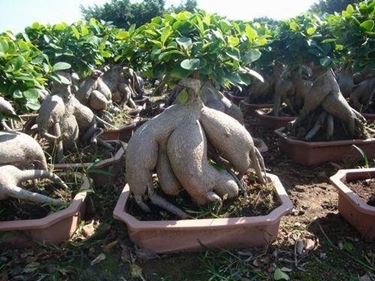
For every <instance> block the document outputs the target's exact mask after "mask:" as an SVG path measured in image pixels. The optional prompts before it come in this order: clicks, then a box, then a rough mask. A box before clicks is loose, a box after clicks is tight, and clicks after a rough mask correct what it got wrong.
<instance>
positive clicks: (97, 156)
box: [64, 143, 121, 163]
mask: <svg viewBox="0 0 375 281" xmlns="http://www.w3.org/2000/svg"><path fill="white" fill-rule="evenodd" d="M110 144H111V145H112V147H113V148H114V149H113V151H111V150H109V149H108V148H106V147H104V146H102V145H93V144H90V145H87V146H77V147H76V148H75V149H73V150H72V151H70V152H69V153H68V154H66V155H65V157H64V163H92V162H96V161H99V160H104V159H109V158H112V157H114V155H115V154H116V153H117V151H118V150H119V149H120V147H121V144H119V143H110Z"/></svg>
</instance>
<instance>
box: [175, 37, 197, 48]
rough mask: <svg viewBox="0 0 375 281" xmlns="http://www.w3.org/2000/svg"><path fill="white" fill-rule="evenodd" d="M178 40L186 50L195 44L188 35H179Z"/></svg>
mask: <svg viewBox="0 0 375 281" xmlns="http://www.w3.org/2000/svg"><path fill="white" fill-rule="evenodd" d="M176 42H177V44H178V45H180V46H181V47H182V48H184V49H186V50H188V49H190V48H191V47H192V46H193V41H192V40H191V39H190V38H187V37H178V38H176Z"/></svg>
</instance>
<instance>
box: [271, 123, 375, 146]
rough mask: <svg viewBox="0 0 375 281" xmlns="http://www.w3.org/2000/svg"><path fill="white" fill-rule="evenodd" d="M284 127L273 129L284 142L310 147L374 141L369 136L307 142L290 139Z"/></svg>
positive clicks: (374, 139)
mask: <svg viewBox="0 0 375 281" xmlns="http://www.w3.org/2000/svg"><path fill="white" fill-rule="evenodd" d="M284 129H285V127H281V128H278V129H276V130H274V132H275V134H276V135H278V136H279V137H280V138H282V139H284V140H285V141H286V142H288V143H290V144H298V145H300V146H308V147H310V148H316V147H330V146H346V145H353V144H355V145H361V144H370V143H375V138H369V139H365V140H361V139H350V140H332V141H314V142H308V141H303V140H297V139H292V138H290V137H288V136H287V135H286V134H285V133H284V132H283V130H284Z"/></svg>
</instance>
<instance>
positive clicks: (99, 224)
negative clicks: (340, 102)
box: [0, 117, 375, 281]
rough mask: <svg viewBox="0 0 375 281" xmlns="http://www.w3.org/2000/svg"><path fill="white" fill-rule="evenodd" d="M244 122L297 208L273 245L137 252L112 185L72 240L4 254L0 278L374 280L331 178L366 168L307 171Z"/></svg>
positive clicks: (372, 260) (368, 253) (374, 248)
mask: <svg viewBox="0 0 375 281" xmlns="http://www.w3.org/2000/svg"><path fill="white" fill-rule="evenodd" d="M246 125H247V128H248V129H249V130H250V132H251V133H252V135H253V136H255V137H261V138H263V139H264V140H265V142H266V144H267V145H268V146H269V152H267V153H265V154H264V158H265V163H266V167H267V168H268V170H269V172H271V173H273V174H276V175H277V176H279V177H280V179H281V182H282V183H283V184H284V187H285V188H286V190H287V192H288V194H289V196H290V198H291V200H292V201H293V203H294V209H293V211H292V213H291V214H290V215H288V216H286V217H285V218H284V219H283V220H282V223H281V226H280V231H279V235H278V238H277V240H276V241H275V242H274V243H273V244H272V245H270V246H269V247H267V248H263V249H241V250H233V251H226V250H216V251H214V250H207V251H205V252H202V253H193V254H192V253H188V254H175V255H162V256H158V255H155V254H152V253H149V252H147V251H143V250H141V249H137V248H136V247H135V246H134V245H133V244H132V243H131V242H130V241H129V239H128V237H127V234H126V229H125V226H124V225H122V224H121V223H119V222H117V221H114V220H113V219H112V211H113V208H114V205H115V203H116V199H117V197H118V195H119V193H120V188H119V187H117V188H113V187H112V189H111V187H107V188H106V189H102V190H97V191H96V192H95V193H94V194H93V195H92V198H93V202H94V204H93V205H94V212H93V213H95V214H96V215H94V216H93V217H91V218H90V219H89V220H87V221H86V222H85V225H83V226H82V228H81V230H80V231H79V232H78V234H77V235H76V236H75V238H73V239H72V241H70V242H68V243H65V244H63V245H61V246H59V247H55V246H45V245H39V246H34V247H33V248H28V249H21V250H0V281H5V280H151V281H153V280H155V281H156V280H174V281H180V280H181V281H184V280H186V281H195V280H197V281H200V280H202V281H203V280H220V281H221V280H228V281H231V280H240V281H248V280H295V281H323V280H324V281H369V280H370V281H371V280H375V279H374V274H375V243H374V242H372V243H370V242H366V241H364V240H363V239H362V238H361V236H360V234H359V233H358V232H357V231H356V230H355V229H353V228H352V227H351V226H350V225H349V224H348V223H347V222H346V221H345V220H344V219H343V218H342V217H341V216H340V215H339V214H338V210H337V193H336V191H335V188H334V187H333V186H332V185H331V184H330V183H329V176H331V175H333V174H334V173H335V172H336V171H337V170H338V169H339V168H340V167H342V168H352V167H358V165H361V164H362V165H363V163H355V164H353V163H350V161H348V159H347V160H346V161H344V162H340V163H326V164H323V165H319V166H318V167H303V166H301V165H299V164H295V163H293V162H292V161H291V160H290V159H288V157H287V156H286V155H284V154H283V153H282V152H281V151H279V149H278V147H277V139H276V138H275V136H274V134H273V132H272V131H269V130H267V129H264V128H260V127H257V126H256V120H255V119H253V118H252V117H249V118H248V119H247V123H246ZM122 181H123V179H122ZM374 223H375V222H374ZM85 236H86V237H89V238H85ZM0 238H1V237H0ZM288 278H289V279H288Z"/></svg>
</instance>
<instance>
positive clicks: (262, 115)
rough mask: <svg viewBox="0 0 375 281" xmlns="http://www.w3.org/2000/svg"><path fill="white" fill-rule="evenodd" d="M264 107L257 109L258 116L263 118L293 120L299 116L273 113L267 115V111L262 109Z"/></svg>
mask: <svg viewBox="0 0 375 281" xmlns="http://www.w3.org/2000/svg"><path fill="white" fill-rule="evenodd" d="M262 109H266V108H258V109H256V110H255V112H256V113H257V115H258V117H261V118H267V119H272V120H285V121H293V120H295V119H296V118H297V117H296V116H272V115H267V114H266V113H265V112H263V111H262Z"/></svg>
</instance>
